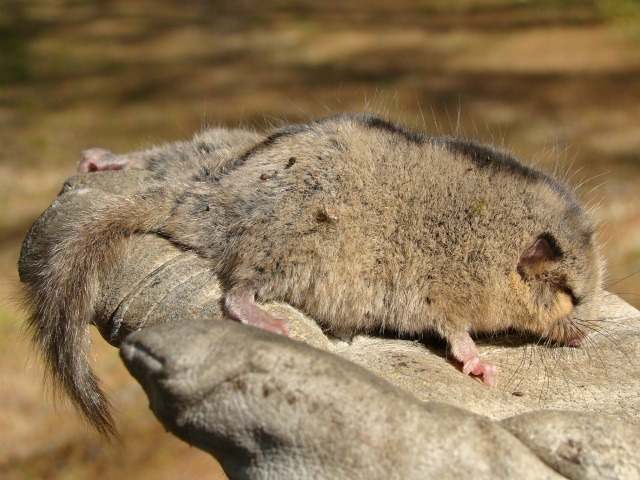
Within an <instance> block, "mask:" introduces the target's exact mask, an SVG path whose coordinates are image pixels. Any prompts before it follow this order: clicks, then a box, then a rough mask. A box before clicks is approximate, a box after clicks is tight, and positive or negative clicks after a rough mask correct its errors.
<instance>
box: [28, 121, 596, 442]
mask: <svg viewBox="0 0 640 480" xmlns="http://www.w3.org/2000/svg"><path fill="white" fill-rule="evenodd" d="M112 168H115V169H119V168H145V169H149V170H152V171H153V172H155V179H154V180H153V181H152V182H151V183H150V184H149V185H148V186H147V187H146V188H145V190H144V191H143V192H142V193H140V194H135V195H131V196H130V197H127V198H124V197H119V196H118V197H116V196H105V198H104V199H103V201H102V202H101V203H100V204H98V205H95V206H92V208H91V211H87V212H86V215H84V216H82V218H73V219H69V220H68V225H67V231H65V232H60V238H55V239H51V241H50V244H51V250H50V251H49V252H48V253H47V255H46V257H47V258H43V259H41V263H42V268H40V270H39V273H38V275H34V276H32V277H30V278H25V279H23V280H24V281H25V283H26V290H27V295H26V296H27V298H28V299H29V300H30V303H31V305H32V312H33V315H32V317H31V320H30V324H31V327H32V330H33V332H34V337H35V339H36V342H37V343H38V344H39V345H40V346H41V349H42V350H43V352H44V355H45V358H46V359H47V361H48V364H49V367H50V369H51V371H52V373H53V378H54V379H55V380H56V381H57V382H58V383H60V384H61V385H63V386H64V388H65V390H66V391H67V393H69V394H70V396H71V398H72V399H73V400H74V401H75V403H76V404H77V405H78V406H79V408H80V410H81V411H83V412H84V413H85V415H86V416H87V417H88V418H89V420H90V421H91V423H92V424H94V425H95V426H96V427H97V428H98V429H99V430H100V431H102V432H104V433H108V432H112V431H113V426H112V425H113V423H112V419H111V416H110V414H109V410H108V406H107V404H106V400H105V399H104V396H103V395H102V394H101V392H100V390H99V386H98V384H97V380H96V379H95V377H94V376H93V374H92V373H91V371H90V370H89V368H88V365H87V362H86V359H85V356H84V352H83V347H84V346H85V343H86V338H87V337H86V335H87V334H86V325H87V324H88V323H89V322H90V321H91V318H92V308H91V299H92V298H93V296H94V294H95V289H96V288H98V280H99V274H100V271H101V270H102V269H104V268H106V266H107V265H108V262H109V258H110V255H111V254H113V251H114V248H113V247H115V246H117V244H118V241H119V240H120V239H121V238H123V237H124V236H127V235H130V234H132V233H134V232H156V233H159V234H161V235H164V236H166V237H168V238H169V239H170V240H172V241H173V242H175V243H177V244H179V245H182V246H184V247H185V248H189V249H193V250H195V251H197V252H198V253H200V254H201V255H203V256H204V257H206V258H208V259H209V260H210V262H211V268H212V269H214V270H215V271H216V272H218V274H219V276H220V279H221V282H222V284H223V287H224V289H225V292H226V296H225V300H224V302H225V308H226V311H227V314H228V315H229V316H230V317H231V318H234V319H236V320H239V321H241V322H243V323H249V324H252V325H255V326H260V327H262V328H265V329H268V330H271V331H275V332H278V333H285V334H286V332H287V328H286V324H284V322H283V321H282V320H280V319H278V318H276V317H274V316H273V315H271V314H269V313H267V312H266V311H264V310H262V309H261V308H260V307H259V306H257V305H256V304H255V303H254V298H255V299H257V300H258V301H261V302H266V301H270V300H281V301H286V302H288V303H290V304H291V305H293V306H295V307H297V308H299V309H301V310H303V311H304V312H306V313H308V314H309V315H310V316H312V317H313V318H315V319H316V320H317V321H318V322H319V323H320V324H321V325H322V326H323V327H325V328H326V329H327V330H328V331H330V332H332V333H333V334H334V335H337V336H350V335H353V334H354V333H357V332H368V333H379V332H394V333H399V334H420V333H422V332H427V331H429V332H436V333H438V334H439V335H441V336H442V337H443V338H445V339H446V340H447V342H448V344H449V346H450V349H451V352H452V354H453V355H454V356H455V357H456V359H458V360H459V361H461V362H462V364H463V372H464V373H466V374H469V373H471V374H474V375H479V376H482V377H483V380H484V382H485V383H486V384H488V385H493V384H495V382H496V370H495V367H494V366H493V365H491V364H490V363H489V362H486V361H484V360H483V359H481V358H479V356H478V353H477V350H476V348H475V344H474V342H473V340H472V339H471V337H470V334H473V333H492V332H498V331H501V330H505V329H508V328H513V329H516V330H518V331H523V332H530V333H533V334H534V335H537V336H539V337H540V338H542V339H546V340H548V341H550V342H555V343H559V344H568V345H573V346H578V345H579V344H580V342H581V341H582V340H583V338H584V336H585V335H586V334H587V333H588V331H589V330H590V328H591V326H592V322H593V321H594V320H596V319H597V305H596V302H595V301H592V299H593V298H594V297H595V294H596V293H597V292H598V291H599V290H600V288H601V285H600V282H601V277H602V266H601V261H600V258H599V255H598V248H597V245H596V242H595V240H594V231H593V226H592V223H591V221H590V219H589V216H588V215H587V213H586V212H585V211H584V209H583V208H582V207H581V206H580V204H579V202H578V201H577V199H576V198H575V196H574V194H573V192H572V191H570V190H569V189H567V188H566V187H564V186H562V185H561V184H559V183H558V182H556V181H555V180H553V179H551V178H550V177H548V176H547V175H545V174H544V173H542V172H540V171H538V170H535V169H532V168H530V167H527V166H524V165H522V164H520V163H519V162H517V161H516V160H515V159H513V158H512V157H511V156H510V155H508V154H507V153H504V152H500V151H497V150H494V149H493V148H490V147H485V146H481V145H478V144H475V143H472V142H467V141H462V140H459V139H454V138H447V137H441V138H431V137H425V136H422V135H419V134H415V133H411V132H408V131H405V130H404V129H402V128H400V127H398V126H396V125H393V124H391V123H388V122H386V121H384V120H381V119H379V118H377V117H372V116H365V115H354V116H347V115H342V116H336V117H331V118H328V119H324V120H320V121H317V122H313V123H310V124H306V125H296V126H290V127H286V128H284V129H281V130H279V131H276V132H275V133H273V134H272V135H270V136H268V137H264V136H260V135H258V134H254V133H249V132H243V131H226V130H213V131H211V132H208V133H205V134H202V135H199V136H196V138H194V140H192V141H191V142H181V143H178V144H174V145H169V146H166V147H163V148H158V149H153V150H149V151H146V152H142V153H136V154H130V155H126V156H115V155H112V154H110V153H109V152H107V151H104V150H90V151H87V152H86V153H85V158H84V159H83V161H82V163H81V165H80V170H81V171H94V170H107V169H112ZM36 270H37V269H36Z"/></svg>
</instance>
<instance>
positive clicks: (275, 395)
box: [22, 172, 640, 479]
mask: <svg viewBox="0 0 640 480" xmlns="http://www.w3.org/2000/svg"><path fill="white" fill-rule="evenodd" d="M144 179H145V174H144V173H140V172H132V173H122V172H118V173H113V172H105V173H100V174H92V175H85V176H77V177H72V178H71V179H69V180H68V181H67V183H66V184H65V187H64V188H63V191H62V192H61V195H60V196H59V197H58V198H57V199H56V201H55V202H54V203H53V205H52V206H51V207H50V208H49V210H47V211H46V212H45V213H44V214H43V215H42V216H41V217H40V219H38V221H37V222H36V224H35V225H34V227H33V228H32V230H31V231H30V232H29V234H28V236H27V239H26V241H25V246H24V249H23V252H22V256H23V260H24V258H27V257H28V256H30V255H37V252H38V247H39V242H38V238H42V236H44V235H46V234H47V230H49V229H55V228H56V223H57V222H56V219H57V218H59V216H61V215H73V214H74V212H78V211H81V206H82V202H83V200H84V199H86V196H89V195H107V194H116V195H118V194H120V195H122V194H126V193H127V192H130V191H131V190H134V189H137V188H139V187H140V185H141V184H142V183H143V182H144ZM124 242H125V245H124V249H122V250H121V251H120V254H119V255H118V256H117V257H115V258H114V261H113V265H112V267H111V269H110V270H109V271H107V272H104V274H103V277H102V278H101V279H100V285H101V290H100V291H101V294H100V298H98V299H97V302H96V315H95V319H94V323H95V324H96V326H97V327H98V329H99V330H100V332H101V334H102V335H103V337H104V338H105V339H106V340H107V341H109V342H110V343H112V344H113V345H116V346H120V345H121V353H122V356H123V359H124V361H125V363H126V364H127V366H128V367H129V368H130V370H131V372H132V373H133V374H134V376H135V377H136V378H137V379H138V380H139V382H140V383H141V384H142V385H143V387H144V388H145V391H146V392H147V394H148V395H149V398H150V400H151V406H152V409H153V410H154V412H155V414H156V415H157V417H158V418H159V419H160V421H161V422H163V423H164V424H165V425H166V426H167V428H169V429H170V430H171V431H172V432H173V433H174V434H176V435H177V436H179V437H181V438H183V439H185V440H186V441H188V442H190V443H192V444H193V445H195V446H198V447H199V448H202V449H204V450H206V451H208V452H210V453H212V454H213V455H214V456H216V458H217V459H218V460H219V461H220V462H221V464H222V465H223V467H224V468H225V470H226V471H227V473H228V474H229V475H230V476H231V477H232V478H266V477H270V478H289V477H293V478H323V477H324V478H565V477H566V478H621V479H636V478H640V474H639V473H638V472H639V471H640V460H639V459H638V453H637V452H638V451H639V450H638V442H640V368H639V367H640V364H639V362H638V357H639V353H640V312H638V311H637V310H635V309H633V308H632V307H630V306H629V305H627V304H626V303H624V302H623V301H622V300H620V299H619V298H617V297H616V296H615V295H612V294H608V293H604V294H603V296H602V329H601V330H600V331H599V332H598V333H597V334H593V335H591V336H590V337H588V342H587V343H586V345H585V346H584V347H582V348H579V349H572V348H547V347H543V346H537V345H534V344H533V343H531V342H530V341H527V339H523V338H522V337H520V336H518V335H513V334H510V335H501V336H499V337H495V338H487V339H481V340H480V341H479V342H478V343H479V348H480V351H481V353H482V355H484V357H486V358H487V359H489V360H491V361H493V362H495V363H496V364H498V365H499V367H500V377H499V378H500V384H499V386H498V388H495V389H489V388H486V387H485V386H483V385H482V384H481V383H480V382H478V381H476V380H474V379H472V378H470V377H466V376H464V375H463V374H462V373H461V372H460V367H459V365H457V364H456V363H455V362H452V361H449V360H448V359H447V356H446V355H447V354H446V349H445V346H444V345H443V344H441V343H439V342H437V341H436V340H433V339H425V340H424V341H418V339H408V340H401V339H392V338H373V337H366V336H358V337H356V338H354V339H353V341H352V342H351V343H346V342H343V341H341V340H337V339H332V338H329V337H327V336H326V335H325V334H324V333H323V332H322V331H321V329H320V328H319V327H318V326H317V324H316V323H315V322H314V321H313V320H312V319H310V318H308V317H306V316H305V315H304V314H302V313H301V312H298V311H297V310H295V309H293V308H292V307H290V306H288V305H285V304H277V303H274V304H269V305H267V306H266V307H267V308H269V309H272V310H273V311H274V312H277V313H278V314H279V315H281V316H283V317H285V318H286V319H287V320H288V322H289V324H290V326H291V339H285V338H280V337H277V336H275V335H271V334H268V333H265V332H262V331H258V330H255V329H252V328H250V327H245V326H241V325H237V324H235V323H233V322H230V321H228V320H225V319H224V317H223V316H222V315H221V311H220V297H221V291H220V287H219V285H218V283H217V280H216V278H215V275H214V274H213V273H212V272H211V271H210V270H209V269H208V266H207V263H206V262H205V261H204V260H203V259H202V258H200V257H198V256H197V255H195V254H194V253H192V252H188V251H184V250H181V249H179V248H177V247H176V246H174V245H172V244H171V243H169V242H168V241H167V240H165V239H162V238H160V237H157V236H155V235H152V234H147V235H134V236H131V237H129V238H128V239H126V240H125V241H124ZM160 324H166V325H160ZM154 325H156V326H155V327H154ZM143 327H151V328H144V329H142V328H143ZM140 329H142V330H140ZM138 330H140V331H138ZM136 331H138V332H137V333H135V334H133V335H130V336H129V337H127V336H128V335H129V334H131V333H132V332H136ZM125 338H126V340H124V339H125ZM123 340H124V342H123ZM354 364H356V365H357V366H356V365H354ZM549 410H554V411H555V412H549ZM581 412H585V413H581ZM500 421H501V422H500ZM603 433H606V435H604V437H603Z"/></svg>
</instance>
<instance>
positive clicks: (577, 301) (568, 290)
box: [558, 285, 580, 307]
mask: <svg viewBox="0 0 640 480" xmlns="http://www.w3.org/2000/svg"><path fill="white" fill-rule="evenodd" d="M558 289H559V290H560V291H561V292H562V293H564V294H565V295H567V296H568V297H569V298H570V299H571V304H572V305H573V306H574V307H577V306H578V305H580V299H579V298H578V297H577V296H576V294H575V293H573V290H571V288H569V287H567V286H566V285H564V286H558Z"/></svg>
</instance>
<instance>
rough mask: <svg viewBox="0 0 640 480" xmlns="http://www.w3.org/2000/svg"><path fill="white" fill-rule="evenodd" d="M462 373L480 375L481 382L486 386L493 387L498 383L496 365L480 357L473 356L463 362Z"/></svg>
mask: <svg viewBox="0 0 640 480" xmlns="http://www.w3.org/2000/svg"><path fill="white" fill-rule="evenodd" d="M462 373H464V374H465V375H474V376H477V377H482V383H484V384H485V385H486V386H487V387H495V386H496V385H497V384H498V367H497V366H495V365H494V364H493V363H490V362H485V361H484V360H482V359H481V358H480V357H473V358H471V359H470V360H468V361H466V362H464V364H463V365H462Z"/></svg>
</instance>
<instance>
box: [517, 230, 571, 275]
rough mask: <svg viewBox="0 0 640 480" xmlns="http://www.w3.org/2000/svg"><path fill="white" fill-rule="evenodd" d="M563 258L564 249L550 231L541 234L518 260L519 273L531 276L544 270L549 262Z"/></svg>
mask: <svg viewBox="0 0 640 480" xmlns="http://www.w3.org/2000/svg"><path fill="white" fill-rule="evenodd" d="M560 258H562V251H561V250H560V248H559V247H558V244H557V243H556V239H555V238H554V237H553V236H552V235H551V234H548V233H543V234H541V235H540V236H539V237H538V238H536V239H535V241H534V242H533V243H532V244H531V245H529V246H528V247H527V248H525V249H524V251H523V252H522V254H521V255H520V260H519V261H518V267H517V270H518V273H519V274H520V275H523V276H531V275H535V274H537V273H540V272H541V271H542V270H544V265H545V264H546V263H547V262H553V261H555V260H559V259H560Z"/></svg>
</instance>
